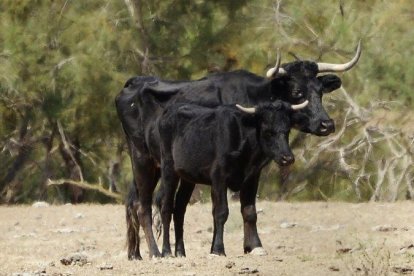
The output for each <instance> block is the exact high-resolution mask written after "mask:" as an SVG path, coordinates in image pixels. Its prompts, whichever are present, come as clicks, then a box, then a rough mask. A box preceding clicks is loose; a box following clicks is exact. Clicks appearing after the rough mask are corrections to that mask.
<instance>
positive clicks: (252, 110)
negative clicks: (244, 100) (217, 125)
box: [236, 104, 256, 114]
mask: <svg viewBox="0 0 414 276" xmlns="http://www.w3.org/2000/svg"><path fill="white" fill-rule="evenodd" d="M236 107H237V108H238V109H240V110H241V111H243V112H246V113H249V114H254V113H256V108H255V107H243V106H241V105H239V104H236Z"/></svg>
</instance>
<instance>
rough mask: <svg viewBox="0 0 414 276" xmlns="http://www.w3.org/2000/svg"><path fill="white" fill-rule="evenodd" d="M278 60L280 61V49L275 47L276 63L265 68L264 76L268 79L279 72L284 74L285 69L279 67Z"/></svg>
mask: <svg viewBox="0 0 414 276" xmlns="http://www.w3.org/2000/svg"><path fill="white" fill-rule="evenodd" d="M280 61H281V57H280V51H279V49H277V58H276V64H275V66H274V67H272V68H270V69H269V70H267V72H266V77H268V78H269V79H270V78H274V77H275V76H276V75H279V74H282V75H283V74H286V71H285V70H284V69H283V68H280Z"/></svg>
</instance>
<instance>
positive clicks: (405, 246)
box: [0, 201, 414, 276]
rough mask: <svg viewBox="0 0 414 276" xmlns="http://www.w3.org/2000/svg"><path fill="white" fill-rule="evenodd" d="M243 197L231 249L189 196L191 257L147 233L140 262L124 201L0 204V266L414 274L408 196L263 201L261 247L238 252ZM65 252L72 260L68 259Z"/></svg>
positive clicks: (56, 271) (233, 215)
mask: <svg viewBox="0 0 414 276" xmlns="http://www.w3.org/2000/svg"><path fill="white" fill-rule="evenodd" d="M239 206H240V205H239V204H238V203H237V202H232V203H231V204H230V216H229V219H228V221H227V223H226V228H225V236H224V238H225V240H224V242H225V248H226V253H227V257H212V256H209V249H210V244H211V239H212V233H211V229H212V216H211V205H210V204H195V205H192V206H190V207H189V208H188V211H187V216H186V222H185V242H186V251H187V256H188V257H187V258H166V259H154V260H150V259H149V258H148V251H147V245H146V243H145V240H144V239H143V240H142V243H141V253H142V255H143V257H144V260H142V261H128V260H127V256H126V247H125V245H126V241H125V221H124V217H125V214H124V207H123V206H122V205H76V206H74V205H64V206H47V207H38V208H36V207H33V206H10V207H6V206H3V207H0V218H1V223H0V231H1V233H2V235H1V236H0V275H13V274H14V275H188V276H189V275H243V274H250V275H352V274H356V275H364V273H365V272H367V274H366V275H389V274H397V273H398V274H399V273H413V269H414V220H413V210H414V204H413V203H411V202H400V203H386V204H381V203H364V204H350V203H321V202H310V203H286V202H282V203H275V202H266V201H260V202H258V204H257V209H258V210H259V214H258V229H259V234H260V237H261V240H262V243H263V246H264V248H265V249H266V250H267V253H268V254H267V255H266V256H254V255H249V254H247V255H246V254H243V245H242V243H243V232H242V220H241V215H240V211H239V208H240V207H239ZM141 232H142V231H141ZM172 237H173V234H172ZM159 242H161V240H160V241H159ZM172 242H173V241H172ZM62 259H63V260H67V262H70V261H74V260H76V259H77V260H78V261H77V262H76V263H72V264H67V265H64V264H62V261H61V260H62ZM63 262H64V261H63ZM25 273H26V274H25Z"/></svg>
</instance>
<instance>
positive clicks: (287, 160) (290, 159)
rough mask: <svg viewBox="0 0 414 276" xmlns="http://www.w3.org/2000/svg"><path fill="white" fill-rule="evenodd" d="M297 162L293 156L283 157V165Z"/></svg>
mask: <svg viewBox="0 0 414 276" xmlns="http://www.w3.org/2000/svg"><path fill="white" fill-rule="evenodd" d="M294 161H295V157H293V155H283V156H282V164H283V165H290V164H292V163H293V162H294Z"/></svg>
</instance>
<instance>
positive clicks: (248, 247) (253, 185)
mask: <svg viewBox="0 0 414 276" xmlns="http://www.w3.org/2000/svg"><path fill="white" fill-rule="evenodd" d="M258 183H259V175H257V176H254V177H252V178H250V179H249V180H248V181H245V183H243V186H242V189H241V190H240V204H241V213H242V216H243V224H244V227H243V228H244V243H243V247H244V253H250V252H252V251H253V250H255V251H254V252H257V254H260V255H262V254H266V252H265V251H264V249H263V247H262V243H261V241H260V238H259V235H258V233H257V226H256V222H257V213H256V193H257V186H258ZM252 253H253V252H252Z"/></svg>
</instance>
